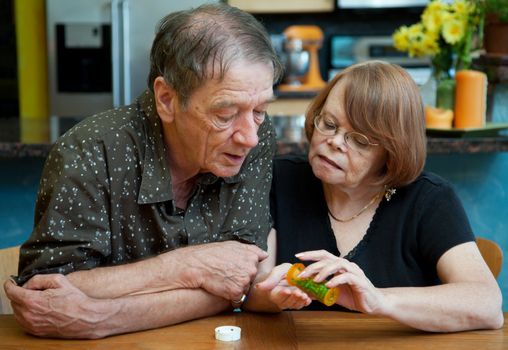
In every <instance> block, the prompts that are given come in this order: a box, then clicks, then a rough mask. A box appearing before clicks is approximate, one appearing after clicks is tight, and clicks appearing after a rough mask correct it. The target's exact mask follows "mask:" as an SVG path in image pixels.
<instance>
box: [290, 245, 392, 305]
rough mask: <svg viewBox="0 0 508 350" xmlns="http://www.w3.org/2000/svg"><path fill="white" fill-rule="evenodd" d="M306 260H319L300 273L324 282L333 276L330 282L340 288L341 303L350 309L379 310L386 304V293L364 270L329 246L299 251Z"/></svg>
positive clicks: (298, 256)
mask: <svg viewBox="0 0 508 350" xmlns="http://www.w3.org/2000/svg"><path fill="white" fill-rule="evenodd" d="M296 257H297V258H299V259H300V260H303V261H316V262H315V263H313V264H311V265H309V266H307V267H306V268H305V270H303V272H302V273H300V275H299V277H301V278H310V277H312V276H314V281H316V282H323V281H324V280H326V279H327V278H328V277H329V276H333V277H332V278H331V279H330V280H329V281H328V282H327V283H326V286H327V287H329V288H333V287H338V288H339V290H340V294H339V298H338V300H337V304H339V305H342V306H344V307H346V308H348V309H350V310H355V311H360V312H364V313H367V314H376V313H378V311H379V310H380V309H381V308H382V306H383V305H384V295H383V293H382V292H381V291H380V290H379V289H378V288H376V287H374V285H373V284H372V283H371V282H370V280H369V279H368V278H367V277H366V276H365V273H364V272H363V270H362V269H361V268H360V267H359V266H358V265H356V264H355V263H352V262H350V261H348V260H346V259H343V258H338V257H336V256H335V255H333V254H331V253H329V252H327V251H325V250H314V251H308V252H303V253H299V254H296Z"/></svg>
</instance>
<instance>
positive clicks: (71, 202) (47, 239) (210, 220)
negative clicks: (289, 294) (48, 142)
mask: <svg viewBox="0 0 508 350" xmlns="http://www.w3.org/2000/svg"><path fill="white" fill-rule="evenodd" d="M258 136H259V144H258V145H257V146H256V147H255V148H253V149H252V150H251V151H250V153H249V155H248V156H247V158H246V160H245V163H244V164H243V166H242V168H241V170H240V172H239V173H238V174H237V175H235V176H232V177H228V178H219V177H217V176H215V175H213V174H211V173H206V174H201V175H200V176H199V178H198V180H197V183H196V186H195V189H194V192H193V194H192V196H191V198H190V199H189V201H188V207H187V209H186V210H185V212H184V213H180V212H179V210H177V208H176V207H175V202H174V200H173V193H172V189H171V176H170V172H169V168H168V161H167V159H166V152H165V145H164V142H163V137H162V129H161V123H160V119H159V117H158V116H157V114H156V111H155V107H154V99H153V94H152V93H150V92H148V91H147V92H145V93H143V94H142V95H141V96H140V97H139V98H138V100H137V102H136V103H134V104H132V105H130V106H126V107H122V108H119V109H114V110H111V111H107V112H103V113H100V114H98V115H96V116H93V117H90V118H87V119H86V120H84V121H83V122H81V123H79V124H78V125H76V126H75V127H74V128H72V129H71V130H69V131H68V132H67V133H66V134H65V135H63V136H62V137H61V138H60V139H59V140H58V141H57V143H56V144H55V145H54V147H53V149H52V150H51V152H50V154H49V156H48V158H47V160H46V164H45V166H44V171H43V174H42V178H41V182H40V186H39V193H38V198H37V204H36V208H35V224H34V229H33V232H32V235H31V237H30V238H29V239H28V240H27V241H26V242H25V243H24V244H23V245H22V247H21V253H20V254H21V255H20V262H19V276H18V278H17V282H18V283H19V284H22V283H24V282H26V281H27V280H28V279H29V278H30V277H32V276H33V275H35V274H46V273H62V274H67V273H70V272H73V271H77V270H85V269H91V268H94V267H98V266H111V265H119V264H123V263H127V262H132V261H135V260H138V259H141V258H146V257H149V256H154V255H157V254H159V253H162V252H164V251H168V250H172V249H175V248H178V247H183V246H187V245H194V244H201V243H208V242H218V241H226V240H240V241H242V242H248V243H254V244H256V245H258V246H259V247H261V248H262V249H266V239H267V235H268V232H269V230H270V228H271V218H270V211H269V191H270V186H271V180H272V158H273V155H274V152H275V133H274V131H273V127H272V124H271V123H270V121H269V120H268V118H267V120H266V121H265V122H264V123H263V124H262V125H261V127H260V128H259V131H258Z"/></svg>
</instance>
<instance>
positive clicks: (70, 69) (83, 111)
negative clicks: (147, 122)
mask: <svg viewBox="0 0 508 350" xmlns="http://www.w3.org/2000/svg"><path fill="white" fill-rule="evenodd" d="M205 2H210V1H207V0H186V1H173V0H86V1H83V0H46V16H47V17H46V26H47V39H48V40H47V42H48V76H49V96H50V101H49V105H50V116H51V124H52V125H51V138H52V139H53V140H54V139H55V138H56V137H57V136H58V135H59V134H60V130H59V129H60V127H59V124H60V123H59V122H60V119H61V118H62V117H73V118H76V117H77V118H81V117H86V116H89V115H92V114H94V113H97V112H99V111H102V110H106V109H108V108H112V107H117V106H120V105H124V104H129V103H131V102H132V101H133V100H134V99H135V98H136V97H137V96H138V95H139V94H140V93H141V92H142V91H143V90H144V89H146V87H147V86H146V80H147V75H148V70H149V52H150V46H151V44H152V40H153V37H154V33H155V27H156V25H157V22H158V21H159V20H160V19H161V18H162V17H163V16H165V15H166V14H168V13H170V12H174V11H178V10H182V9H187V8H190V7H194V6H198V5H201V4H203V3H205Z"/></svg>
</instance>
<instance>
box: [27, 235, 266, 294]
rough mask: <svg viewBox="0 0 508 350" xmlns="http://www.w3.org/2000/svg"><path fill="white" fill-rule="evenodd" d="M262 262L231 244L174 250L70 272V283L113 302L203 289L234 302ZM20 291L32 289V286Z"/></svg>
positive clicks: (246, 247)
mask: <svg viewBox="0 0 508 350" xmlns="http://www.w3.org/2000/svg"><path fill="white" fill-rule="evenodd" d="M266 257H267V253H266V252H264V251H263V250H261V249H260V248H258V247H256V246H254V245H250V244H243V243H240V242H236V241H227V242H219V243H208V244H202V245H196V246H189V247H185V248H180V249H176V250H173V251H170V252H167V253H164V254H161V255H159V256H156V257H153V258H150V259H146V260H142V261H138V262H135V263H131V264H125V265H119V266H112V267H99V268H95V269H92V270H84V271H77V272H73V273H71V274H69V275H68V278H69V280H70V282H71V283H72V284H73V285H75V286H76V287H77V288H79V289H80V290H81V291H83V292H84V293H85V294H86V295H88V296H90V297H93V298H118V297H122V296H126V295H133V294H146V293H153V292H157V291H165V290H175V289H195V288H203V289H205V290H206V291H208V292H209V293H211V294H214V295H217V296H219V297H221V298H224V299H226V300H238V299H240V297H241V296H242V294H243V293H244V292H245V291H246V290H248V288H249V286H250V283H251V281H252V280H253V279H254V277H255V275H256V272H257V266H258V263H259V262H260V261H261V260H263V259H265V258H266ZM37 278H40V276H35V277H33V278H32V279H31V280H29V281H28V282H27V283H26V285H25V287H26V288H29V289H35V288H34V286H32V284H31V283H32V280H36V279H37Z"/></svg>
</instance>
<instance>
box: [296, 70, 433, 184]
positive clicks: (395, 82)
mask: <svg viewBox="0 0 508 350" xmlns="http://www.w3.org/2000/svg"><path fill="white" fill-rule="evenodd" d="M338 83H340V84H341V86H342V88H343V89H344V90H343V91H344V101H340V102H341V103H342V104H343V106H344V111H345V113H346V117H347V119H348V121H349V123H350V124H351V126H352V128H353V130H355V131H357V132H360V133H362V134H365V135H366V136H367V137H368V138H369V139H370V140H375V142H376V143H379V145H380V146H381V147H383V148H384V149H386V151H387V160H386V166H385V169H384V173H383V174H381V179H380V181H379V183H381V184H384V185H386V186H387V187H400V186H403V185H406V184H408V183H410V182H412V181H414V180H415V179H416V177H417V176H418V175H419V174H420V173H421V171H422V170H423V166H424V164H425V158H426V155H427V139H426V137H425V119H424V111H423V103H422V99H421V95H420V91H419V89H418V87H417V86H416V84H415V82H414V80H413V79H412V78H411V76H410V75H409V74H408V73H407V72H406V71H405V70H404V69H403V68H402V67H400V66H397V65H395V64H390V63H386V62H382V61H367V62H362V63H358V64H355V65H352V66H350V67H348V68H346V69H344V70H343V71H341V72H340V73H339V74H337V75H336V76H335V77H334V78H333V79H332V81H330V82H329V83H328V85H327V86H326V87H325V88H324V89H323V90H322V91H321V93H320V94H319V95H318V96H317V97H316V98H315V99H314V101H313V102H312V103H311V105H310V106H309V108H308V110H307V112H306V118H305V132H306V134H307V138H308V139H309V141H310V140H311V138H312V134H313V133H314V119H315V118H316V116H318V115H319V114H320V113H321V110H322V108H323V106H324V104H325V102H326V100H327V98H328V96H329V94H330V91H331V90H332V89H333V87H335V85H337V84H338Z"/></svg>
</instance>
